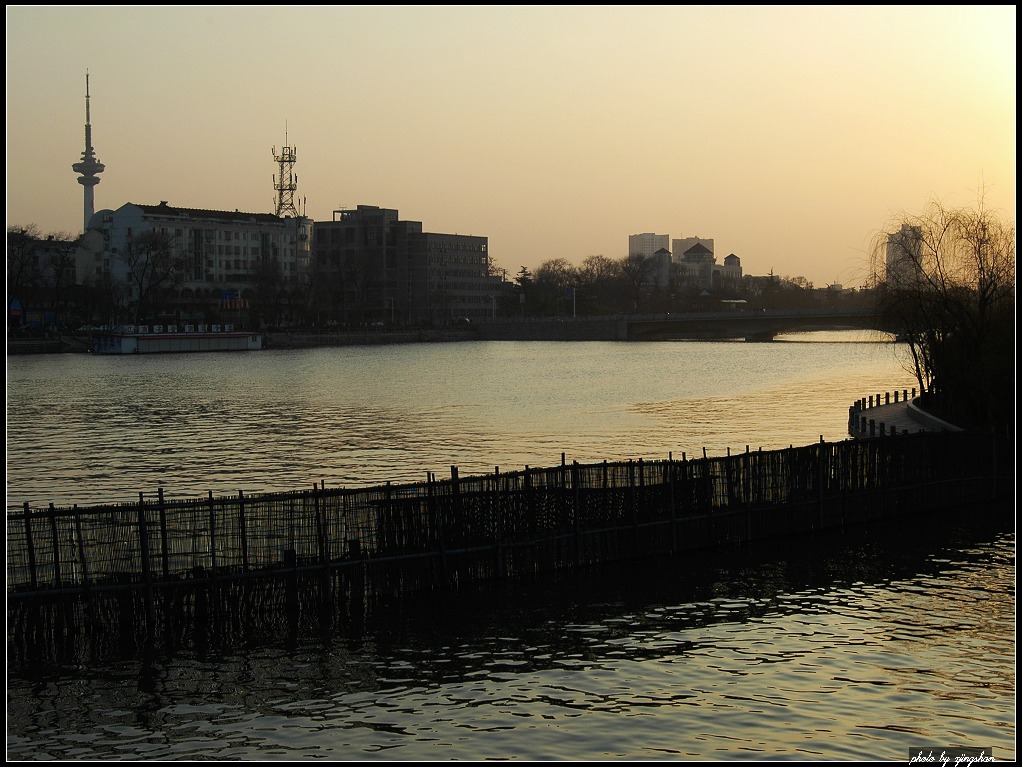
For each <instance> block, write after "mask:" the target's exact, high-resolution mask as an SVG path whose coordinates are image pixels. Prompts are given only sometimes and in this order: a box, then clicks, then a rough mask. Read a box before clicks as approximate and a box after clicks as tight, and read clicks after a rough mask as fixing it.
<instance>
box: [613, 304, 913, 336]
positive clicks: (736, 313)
mask: <svg viewBox="0 0 1022 767" xmlns="http://www.w3.org/2000/svg"><path fill="white" fill-rule="evenodd" d="M622 322H623V323H624V324H625V328H624V333H623V335H622V336H621V337H622V338H623V339H624V340H629V341H633V340H634V341H659V340H683V339H714V338H744V339H745V340H746V341H771V340H773V338H774V336H776V335H778V334H779V333H794V332H800V331H811V330H849V329H865V330H882V331H888V332H893V330H892V329H890V328H888V327H885V325H884V322H883V320H882V318H881V317H880V315H879V314H878V313H877V312H876V310H875V309H873V308H866V309H730V310H723V311H717V312H690V313H682V314H663V315H639V316H635V317H626V318H624V319H623V320H622Z"/></svg>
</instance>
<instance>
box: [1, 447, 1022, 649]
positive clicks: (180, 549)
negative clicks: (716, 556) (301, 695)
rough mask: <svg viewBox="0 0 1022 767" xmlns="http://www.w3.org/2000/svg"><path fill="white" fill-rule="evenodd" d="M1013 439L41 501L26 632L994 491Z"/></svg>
mask: <svg viewBox="0 0 1022 767" xmlns="http://www.w3.org/2000/svg"><path fill="white" fill-rule="evenodd" d="M999 451H1000V453H1002V454H1003V453H1004V452H1005V451H1004V450H1003V448H999V446H998V444H997V441H996V440H995V439H994V438H993V437H991V436H990V435H983V434H975V433H966V432H933V431H930V432H920V433H914V434H905V435H898V436H896V437H893V436H892V437H887V438H876V439H850V440H845V441H842V442H836V443H825V442H822V441H821V442H820V443H818V444H813V445H807V446H803V447H790V448H788V449H784V450H773V451H762V450H759V451H750V450H748V449H746V451H745V452H744V453H740V454H734V455H727V456H720V457H706V456H705V455H704V456H702V457H689V456H687V455H684V454H683V455H682V456H681V458H680V459H679V458H675V457H674V456H668V457H667V458H666V459H663V460H650V461H645V460H635V461H632V460H630V461H624V462H613V463H609V462H603V463H597V464H585V465H580V464H578V463H570V464H569V463H566V462H564V460H563V457H562V462H561V465H559V466H554V467H549V468H526V469H524V470H522V471H515V472H506V473H502V472H500V471H499V469H495V471H494V472H493V473H492V474H489V475H485V476H476V477H461V476H459V473H458V470H457V468H456V467H452V468H451V473H450V476H449V477H443V478H437V477H436V476H435V475H432V474H429V475H427V477H426V480H425V481H423V482H421V483H414V484H405V485H393V484H389V483H388V484H386V485H383V486H377V487H371V488H359V489H326V488H324V487H323V486H319V487H314V488H311V489H308V490H300V491H294V492H285V493H272V494H265V495H259V496H251V497H250V496H246V495H244V494H243V493H238V494H237V495H236V496H227V497H214V496H213V495H212V494H209V495H208V497H205V498H197V499H190V500H184V501H171V500H167V499H165V498H164V497H163V494H162V492H158V493H156V494H153V495H152V496H149V497H147V496H145V495H144V494H142V493H140V494H139V498H138V502H137V503H132V504H127V505H109V506H95V507H88V508H80V507H77V506H76V507H71V508H55V507H53V506H52V505H51V506H49V507H47V508H30V507H29V505H28V504H25V505H24V507H23V509H21V510H20V511H19V512H9V513H8V518H7V610H8V614H7V617H8V620H7V626H8V646H9V648H11V655H12V656H13V657H15V658H16V659H17V660H19V661H27V660H30V659H31V658H32V657H37V656H38V654H40V653H43V654H46V653H49V654H57V653H59V652H61V651H62V650H61V648H64V650H66V649H67V646H68V644H69V643H70V646H73V647H75V648H80V647H82V646H84V645H89V646H91V647H92V650H91V651H95V649H96V643H97V642H99V643H100V644H102V643H103V642H104V641H106V640H104V639H103V637H105V636H113V637H120V638H121V639H120V640H117V641H122V642H123V641H124V638H125V637H127V638H128V641H129V644H130V642H132V641H134V642H137V643H144V642H150V643H151V642H154V641H163V639H166V638H167V637H172V636H174V635H175V633H176V632H177V633H180V631H182V630H183V629H182V627H183V626H187V627H190V629H189V630H194V629H195V627H196V626H199V627H201V626H206V625H208V624H209V623H211V622H215V623H218V624H225V623H226V625H228V626H230V625H238V626H241V625H251V624H252V623H253V622H255V623H262V624H268V625H277V624H278V623H279V624H282V625H286V626H290V627H291V628H292V629H293V630H295V631H297V630H298V627H299V626H304V627H306V628H310V629H315V630H325V629H327V628H329V627H331V626H337V625H341V624H349V625H350V624H352V623H357V622H358V621H359V620H361V619H362V617H364V615H365V613H366V610H367V609H368V608H369V607H370V606H371V605H372V604H374V603H376V602H378V601H380V600H386V599H394V598H403V597H407V596H409V595H414V594H415V593H417V592H422V591H437V590H444V589H458V588H460V587H463V586H467V585H468V584H470V583H476V582H480V581H486V580H490V581H492V580H496V581H501V580H507V579H512V578H517V577H537V576H538V577H541V576H542V575H543V574H544V573H548V572H556V571H563V570H568V569H576V568H586V567H592V566H597V565H600V564H602V563H608V562H623V561H629V560H635V559H639V558H647V557H653V556H661V555H663V556H673V555H677V554H679V553H683V552H686V551H695V550H703V551H712V550H714V549H720V548H723V547H728V546H742V545H746V544H751V543H753V542H756V541H765V540H769V539H770V538H776V537H779V536H786V537H789V538H790V537H794V536H803V535H806V536H812V535H817V534H822V533H824V532H827V531H840V530H842V529H845V528H846V527H848V526H853V525H868V524H870V523H871V522H874V521H875V522H880V521H883V520H891V519H897V518H901V517H906V518H907V517H911V516H912V515H918V514H922V513H925V514H936V513H938V512H940V511H941V510H947V509H954V508H966V507H969V506H974V505H976V504H987V505H993V504H995V503H997V502H999V501H1000V500H1003V499H1004V498H1010V497H1011V492H1012V490H1011V482H1010V480H1011V477H1010V472H1011V469H1010V468H1007V464H1009V463H1010V454H1009V455H1007V456H1004V455H999ZM999 459H1001V460H999ZM998 467H1002V468H1001V469H1000V470H999V468H998ZM160 638H163V639H160ZM110 641H114V640H110ZM83 643H84V644H83ZM78 651H80V650H75V651H74V652H78Z"/></svg>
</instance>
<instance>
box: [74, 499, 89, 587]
mask: <svg viewBox="0 0 1022 767" xmlns="http://www.w3.org/2000/svg"><path fill="white" fill-rule="evenodd" d="M72 514H74V519H75V537H76V538H77V539H78V562H79V563H80V565H81V568H82V588H83V589H84V590H86V591H88V589H89V567H88V563H87V562H86V561H85V539H84V537H83V535H82V515H81V513H80V512H79V511H78V504H77V503H76V504H75V505H74V508H73V509H72Z"/></svg>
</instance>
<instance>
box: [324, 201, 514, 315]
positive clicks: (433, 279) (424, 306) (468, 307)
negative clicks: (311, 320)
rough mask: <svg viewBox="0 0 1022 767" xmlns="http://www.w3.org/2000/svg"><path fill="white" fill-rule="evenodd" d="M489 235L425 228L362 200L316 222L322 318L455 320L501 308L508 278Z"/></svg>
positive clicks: (394, 212) (420, 224)
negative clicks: (498, 270)
mask: <svg viewBox="0 0 1022 767" xmlns="http://www.w3.org/2000/svg"><path fill="white" fill-rule="evenodd" d="M487 250H488V246H487V238H486V237H478V236H473V235H461V234H437V233H431V232H423V231H422V222H420V221H402V220H400V219H399V218H398V212H397V211H396V210H393V209H387V208H379V207H377V206H374V205H359V206H357V207H356V208H355V209H354V210H335V211H334V214H333V220H331V221H317V222H315V224H314V250H313V266H312V274H313V285H314V288H313V305H314V310H315V321H316V322H317V324H334V323H337V324H342V325H350V324H361V323H366V322H369V323H372V322H389V323H392V324H398V325H423V324H448V323H450V322H454V321H457V320H460V319H462V318H468V319H469V320H473V319H482V318H485V317H490V316H492V315H493V314H494V312H495V308H496V305H497V300H498V299H499V297H500V294H501V291H502V279H501V278H500V277H499V276H495V275H491V274H490V258H489V253H488V252H487Z"/></svg>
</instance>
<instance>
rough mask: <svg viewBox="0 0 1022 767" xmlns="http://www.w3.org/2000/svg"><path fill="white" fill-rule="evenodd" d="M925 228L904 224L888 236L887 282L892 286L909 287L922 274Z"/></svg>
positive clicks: (916, 281) (915, 282) (917, 280)
mask: <svg viewBox="0 0 1022 767" xmlns="http://www.w3.org/2000/svg"><path fill="white" fill-rule="evenodd" d="M922 241H923V230H922V228H921V227H918V226H910V225H909V224H902V226H901V229H899V230H898V231H897V232H895V233H894V234H889V235H888V236H887V259H886V260H887V263H886V267H887V277H886V279H887V284H888V285H889V286H891V287H896V288H897V287H901V288H903V287H909V286H911V285H914V284H917V283H918V282H919V280H920V278H921V276H922V260H921V258H922Z"/></svg>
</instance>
